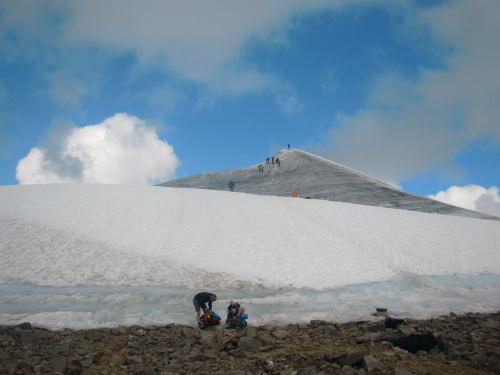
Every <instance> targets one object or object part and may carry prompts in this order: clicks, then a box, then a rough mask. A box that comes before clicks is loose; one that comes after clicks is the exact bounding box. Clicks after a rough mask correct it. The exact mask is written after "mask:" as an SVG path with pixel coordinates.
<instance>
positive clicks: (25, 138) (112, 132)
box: [0, 0, 500, 215]
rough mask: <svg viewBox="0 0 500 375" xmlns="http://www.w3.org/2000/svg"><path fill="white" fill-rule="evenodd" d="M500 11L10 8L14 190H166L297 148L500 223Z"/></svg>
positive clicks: (1, 91)
mask: <svg viewBox="0 0 500 375" xmlns="http://www.w3.org/2000/svg"><path fill="white" fill-rule="evenodd" d="M499 17H500V3H499V2H498V1H496V0H478V1H468V0H462V1H460V0H457V1H395V0H380V1H376V0H375V1H366V0H349V1H347V0H344V1H342V0H338V1H333V0H332V1H323V0H307V1H306V0H282V1H279V0H277V1H273V2H269V1H263V0H262V1H253V2H244V1H229V0H228V1H212V2H205V1H183V2H177V1H146V2H135V1H128V0H124V1H93V0H91V1H84V2H69V3H68V2H65V1H48V2H35V1H19V2H17V1H16V2H8V1H0V184H2V185H14V184H18V183H22V184H29V183H57V182H102V183H127V184H128V183H131V184H153V183H158V182H164V181H166V180H168V179H172V178H175V177H184V176H189V175H193V174H198V173H202V172H208V171H213V170H223V169H230V168H240V167H245V166H248V165H253V164H255V163H258V162H260V161H262V160H264V159H265V158H266V157H267V156H269V155H272V154H273V153H274V152H276V151H277V150H278V149H280V148H282V147H286V146H287V144H288V143H290V144H291V146H292V147H294V148H300V149H303V150H306V151H310V152H312V153H315V154H317V155H320V156H323V157H325V158H327V159H330V160H332V161H335V162H338V163H341V164H344V165H346V166H348V167H351V168H353V169H356V170H359V171H361V172H363V173H366V174H368V175H370V176H373V177H376V178H379V179H381V180H383V181H386V182H390V183H392V184H394V185H396V186H399V187H401V188H402V189H403V190H405V191H409V192H412V193H415V194H419V195H424V196H426V195H435V196H437V194H438V193H439V192H441V193H442V194H441V196H440V199H442V200H445V201H446V200H447V201H448V202H450V203H454V204H457V205H462V206H466V207H467V208H472V209H479V208H478V207H479V206H480V205H479V203H477V202H479V201H481V202H483V203H482V204H481V206H488V207H489V208H487V209H486V210H489V212H490V213H497V214H499V215H500V197H499V195H498V187H499V186H500V181H499V177H500V120H499V119H500V105H499V104H498V103H500V74H498V71H499V68H498V66H500V45H499V43H498V40H500V27H499V26H498V19H499ZM452 187H453V189H451V188H452ZM450 189H451V190H450ZM483 210H484V208H483Z"/></svg>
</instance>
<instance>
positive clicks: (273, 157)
mask: <svg viewBox="0 0 500 375" xmlns="http://www.w3.org/2000/svg"><path fill="white" fill-rule="evenodd" d="M273 164H274V156H273Z"/></svg>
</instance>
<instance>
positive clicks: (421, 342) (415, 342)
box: [393, 333, 444, 353]
mask: <svg viewBox="0 0 500 375" xmlns="http://www.w3.org/2000/svg"><path fill="white" fill-rule="evenodd" d="M393 344H394V346H397V347H399V348H401V349H404V350H406V351H408V352H410V353H417V352H418V351H420V350H423V351H426V352H429V351H431V349H433V348H434V347H436V346H437V345H440V346H443V350H444V342H443V341H442V340H439V339H437V338H436V337H434V335H433V334H432V333H427V334H423V335H421V334H416V333H415V334H411V335H409V336H404V337H399V338H397V339H396V340H394V342H393Z"/></svg>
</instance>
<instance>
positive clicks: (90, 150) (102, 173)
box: [16, 113, 179, 185]
mask: <svg viewBox="0 0 500 375" xmlns="http://www.w3.org/2000/svg"><path fill="white" fill-rule="evenodd" d="M178 166H179V160H178V158H177V156H176V155H175V153H174V150H173V148H172V146H170V145H169V144H168V143H167V142H165V141H162V140H160V139H159V138H158V135H157V133H156V129H155V128H154V127H151V126H148V125H147V124H146V123H145V122H144V121H143V120H141V119H139V118H137V117H134V116H130V115H128V114H126V113H119V114H116V115H114V116H113V117H110V118H108V119H106V120H104V121H103V122H102V123H100V124H97V125H88V126H84V127H68V126H62V127H59V128H58V129H56V131H53V133H52V135H51V136H50V137H49V138H48V139H47V141H46V142H45V144H44V146H43V147H34V148H32V149H31V151H30V152H29V154H28V155H27V156H26V157H25V158H23V159H21V160H20V161H19V163H18V165H17V173H16V178H17V180H18V181H19V183H20V184H48V183H72V182H84V183H108V184H140V185H146V184H153V183H156V182H161V181H166V180H168V179H171V178H173V177H175V169H176V168H177V167H178Z"/></svg>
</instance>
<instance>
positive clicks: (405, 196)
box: [159, 149, 500, 220]
mask: <svg viewBox="0 0 500 375" xmlns="http://www.w3.org/2000/svg"><path fill="white" fill-rule="evenodd" d="M273 159H274V163H273ZM277 159H279V161H280V164H279V165H278V164H277V163H276V160H277ZM259 165H260V166H262V168H263V171H261V170H260V169H259ZM231 180H232V181H233V182H234V183H235V185H236V186H235V191H237V192H244V193H250V194H259V195H271V196H283V197H291V196H292V194H293V192H297V194H298V195H299V196H302V197H309V198H312V199H322V200H329V201H337V202H346V203H356V204H364V205H368V206H380V207H388V208H398V209H405V210H411V211H420V212H429V213H440V214H447V215H456V216H466V217H475V218H483V219H494V220H500V218H496V217H493V216H490V215H487V214H483V213H480V212H476V211H470V210H466V209H463V208H459V207H455V206H451V205H449V204H446V203H442V202H439V201H436V200H433V199H429V198H426V197H421V196H418V195H415V194H410V193H407V192H404V191H402V190H399V189H396V188H394V187H393V186H390V185H388V184H385V183H383V182H381V181H378V180H376V179H374V178H371V177H369V176H366V175H364V174H362V173H360V172H357V171H355V170H353V169H350V168H348V167H345V166H343V165H340V164H337V163H334V162H332V161H329V160H326V159H324V158H321V157H319V156H316V155H313V154H310V153H308V152H305V151H302V150H298V149H291V150H289V149H281V150H280V151H278V152H277V153H276V154H275V155H273V156H271V157H269V163H267V162H266V161H265V160H264V161H262V162H260V163H257V164H255V165H252V166H249V167H246V168H238V169H230V170H224V171H216V172H208V173H202V174H199V175H195V176H190V177H185V178H180V179H177V180H172V181H167V182H165V183H162V184H160V185H159V186H165V187H182V188H197V189H209V190H228V182H229V181H231Z"/></svg>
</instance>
